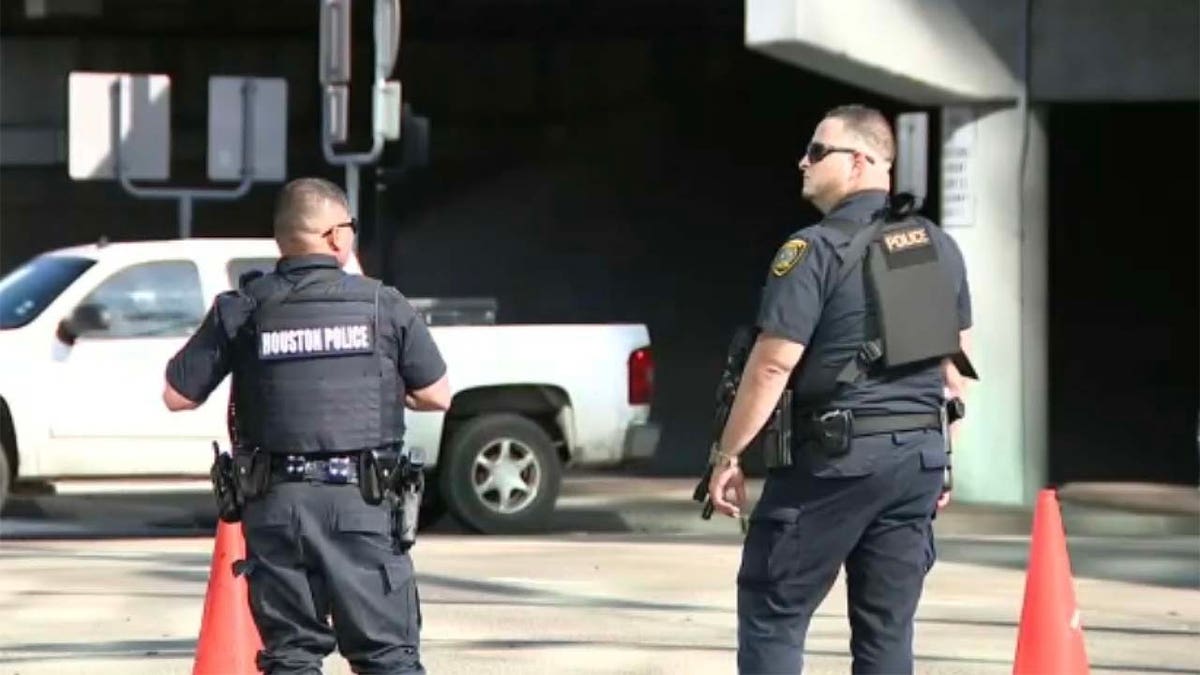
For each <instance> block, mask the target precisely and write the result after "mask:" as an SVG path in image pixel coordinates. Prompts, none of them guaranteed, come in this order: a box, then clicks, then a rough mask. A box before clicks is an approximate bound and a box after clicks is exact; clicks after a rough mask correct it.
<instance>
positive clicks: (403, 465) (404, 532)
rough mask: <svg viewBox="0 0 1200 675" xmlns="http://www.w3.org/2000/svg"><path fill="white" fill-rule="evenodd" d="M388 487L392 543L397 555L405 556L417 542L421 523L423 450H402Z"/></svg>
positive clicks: (390, 476)
mask: <svg viewBox="0 0 1200 675" xmlns="http://www.w3.org/2000/svg"><path fill="white" fill-rule="evenodd" d="M387 485H388V498H389V500H390V501H391V504H392V544H393V546H394V547H395V549H396V552H397V553H404V552H405V551H408V549H410V548H412V546H413V544H415V543H416V541H417V522H418V519H419V517H420V513H421V499H422V498H423V496H424V493H425V452H424V451H423V450H422V449H421V448H412V449H406V450H404V451H402V452H401V453H400V455H399V457H398V458H397V460H396V467H395V469H393V470H392V471H391V472H390V475H389V481H388V484H387Z"/></svg>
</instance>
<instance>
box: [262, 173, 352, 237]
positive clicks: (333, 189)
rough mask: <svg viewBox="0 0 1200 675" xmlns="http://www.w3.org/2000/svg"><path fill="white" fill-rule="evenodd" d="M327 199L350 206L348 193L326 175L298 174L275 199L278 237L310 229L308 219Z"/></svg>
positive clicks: (276, 234)
mask: <svg viewBox="0 0 1200 675" xmlns="http://www.w3.org/2000/svg"><path fill="white" fill-rule="evenodd" d="M325 201H331V202H334V203H335V204H338V205H339V206H341V207H343V208H345V209H346V210H347V211H349V210H350V200H348V199H346V193H345V192H343V191H342V189H341V188H340V187H338V186H337V185H335V184H334V183H332V182H330V181H327V180H325V179H324V178H311V177H310V178H297V179H295V180H293V181H289V182H288V183H287V184H286V185H284V186H283V188H281V189H280V190H279V197H278V199H277V200H276V202H275V222H274V226H275V238H276V239H281V238H286V239H295V238H297V237H298V236H302V235H303V234H304V233H306V232H308V223H307V219H308V216H309V215H310V214H312V213H313V212H314V211H315V210H316V209H317V208H318V207H320V205H321V204H322V203H323V202H325Z"/></svg>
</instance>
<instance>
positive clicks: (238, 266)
mask: <svg viewBox="0 0 1200 675" xmlns="http://www.w3.org/2000/svg"><path fill="white" fill-rule="evenodd" d="M277 260H279V259H278V258H235V259H233V260H230V261H229V265H227V266H226V269H227V270H228V272H229V287H230V288H237V287H238V279H240V278H241V277H242V275H243V274H245V273H246V272H250V271H253V270H258V271H260V272H262V273H263V274H269V273H271V272H274V271H275V263H276V261H277Z"/></svg>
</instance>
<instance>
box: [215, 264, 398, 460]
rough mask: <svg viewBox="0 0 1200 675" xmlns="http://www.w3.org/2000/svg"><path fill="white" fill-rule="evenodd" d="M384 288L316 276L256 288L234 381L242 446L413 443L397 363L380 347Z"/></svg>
mask: <svg viewBox="0 0 1200 675" xmlns="http://www.w3.org/2000/svg"><path fill="white" fill-rule="evenodd" d="M380 287H381V284H380V283H379V282H377V281H373V282H365V283H360V282H359V281H358V280H357V279H355V280H349V279H347V278H346V277H334V278H332V279H330V278H329V277H325V276H323V275H320V274H314V273H310V274H309V275H306V276H304V277H302V278H301V279H300V280H299V281H298V282H296V283H295V284H294V285H293V284H291V283H288V282H287V281H285V280H283V279H281V278H279V277H275V278H273V279H270V280H260V281H259V282H258V283H251V284H249V285H248V286H247V287H246V288H245V289H244V290H243V292H244V293H246V294H247V295H249V296H250V297H251V298H252V299H253V300H254V302H255V309H254V311H253V313H252V314H251V316H250V319H249V321H248V325H247V334H246V336H245V343H244V348H245V352H244V353H243V355H242V359H241V360H240V363H239V366H241V370H242V372H240V373H239V377H238V378H237V379H236V381H235V387H236V390H237V391H236V394H235V395H236V399H237V417H238V429H239V435H240V439H239V440H240V441H241V442H242V444H243V445H244V446H247V447H260V448H262V449H264V450H267V451H269V452H272V453H279V454H289V453H320V452H336V451H354V450H364V449H369V448H380V447H385V446H388V445H391V444H393V443H398V442H400V441H401V439H402V438H403V434H404V418H403V412H402V411H401V410H400V405H401V404H400V401H401V397H402V395H403V384H402V383H401V381H400V376H399V371H398V368H397V364H396V363H395V361H394V360H393V357H390V356H389V355H388V354H387V353H386V350H385V349H383V345H382V344H381V342H380V340H381V338H382V337H384V336H385V331H390V326H391V324H390V323H389V322H387V321H385V320H382V319H381V318H380V316H379V290H380Z"/></svg>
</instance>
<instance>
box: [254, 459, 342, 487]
mask: <svg viewBox="0 0 1200 675" xmlns="http://www.w3.org/2000/svg"><path fill="white" fill-rule="evenodd" d="M358 455H359V453H357V452H354V453H348V454H344V455H328V456H323V457H321V458H319V459H316V458H310V457H306V456H304V455H273V456H271V477H272V478H273V479H274V480H275V481H283V482H299V481H315V482H319V483H334V484H349V485H357V484H358Z"/></svg>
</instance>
